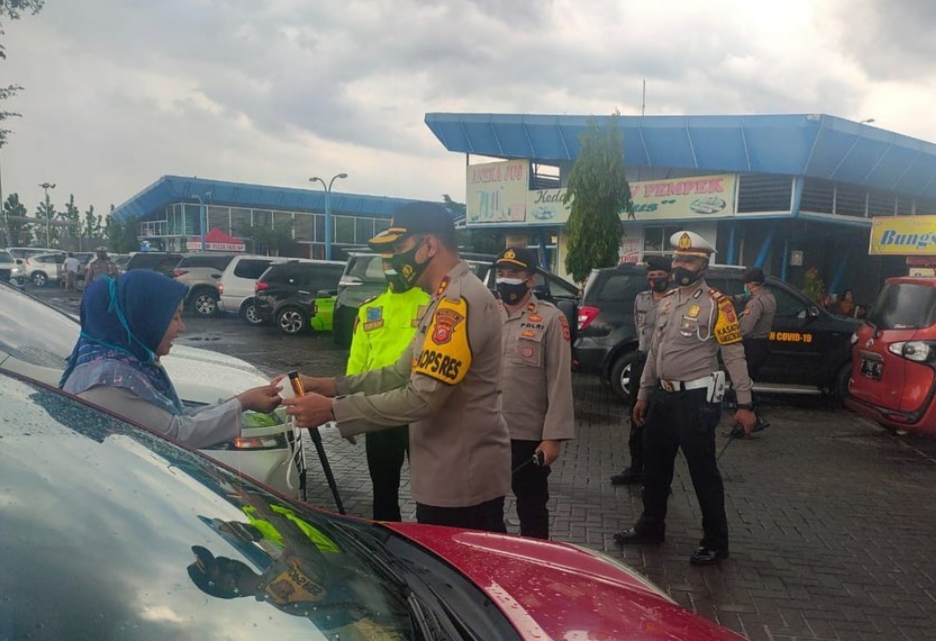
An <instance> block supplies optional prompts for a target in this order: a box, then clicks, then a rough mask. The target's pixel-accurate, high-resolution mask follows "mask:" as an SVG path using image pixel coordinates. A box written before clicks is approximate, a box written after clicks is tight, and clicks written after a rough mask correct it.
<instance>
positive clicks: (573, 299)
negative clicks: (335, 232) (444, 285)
mask: <svg viewBox="0 0 936 641" xmlns="http://www.w3.org/2000/svg"><path fill="white" fill-rule="evenodd" d="M461 256H462V258H463V259H464V260H466V261H467V262H468V264H469V265H471V268H472V271H473V272H474V273H475V275H476V276H477V277H478V278H480V279H481V280H482V281H484V283H485V284H486V285H487V286H488V288H489V289H490V290H491V291H495V290H496V283H495V279H496V273H495V270H493V269H491V265H492V264H493V263H494V258H495V256H493V255H490V254H472V253H462V255H461ZM386 289H387V281H386V279H385V278H384V273H383V265H382V263H381V258H380V256H379V255H377V254H373V253H369V252H355V253H352V254H351V255H350V256H349V258H348V261H347V263H346V264H345V268H344V273H342V275H341V280H340V281H339V282H338V295H337V297H336V299H335V305H334V321H333V325H334V327H333V329H332V337H333V339H334V341H335V342H336V343H337V344H339V345H342V346H343V347H350V346H351V337H352V334H353V332H354V318H355V317H356V316H357V313H358V310H359V309H360V307H361V303H363V302H364V301H365V300H367V299H368V298H372V297H374V296H377V295H378V294H380V293H382V292H384V291H386ZM533 291H534V292H535V293H536V295H537V296H538V297H539V298H541V299H543V300H547V301H549V302H551V303H553V304H555V305H556V306H557V307H559V308H560V309H561V310H562V311H563V312H564V313H565V314H566V317H567V318H568V319H569V324H570V327H573V328H574V327H575V320H576V307H577V304H578V299H579V291H578V288H577V287H576V286H575V285H573V284H572V283H570V282H568V281H567V280H565V279H563V278H560V277H559V276H556V275H555V274H553V273H551V272H548V271H546V270H543V269H540V270H537V277H536V284H535V285H534V290H533Z"/></svg>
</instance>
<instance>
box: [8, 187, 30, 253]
mask: <svg viewBox="0 0 936 641" xmlns="http://www.w3.org/2000/svg"><path fill="white" fill-rule="evenodd" d="M28 213H29V212H28V211H27V209H26V205H24V204H23V203H21V202H20V199H19V194H15V193H14V194H10V195H9V196H7V199H6V202H4V203H3V220H4V221H5V222H6V229H4V230H3V232H4V233H3V243H4V244H3V245H0V247H6V246H12V247H24V246H26V245H28V244H29V241H30V240H31V239H32V228H31V227H32V226H31V225H30V224H29V222H28V221H27V220H26V215H27V214H28Z"/></svg>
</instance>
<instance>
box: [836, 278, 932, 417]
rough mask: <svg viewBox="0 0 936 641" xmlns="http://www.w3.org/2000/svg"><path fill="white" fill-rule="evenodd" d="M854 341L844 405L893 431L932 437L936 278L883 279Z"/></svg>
mask: <svg viewBox="0 0 936 641" xmlns="http://www.w3.org/2000/svg"><path fill="white" fill-rule="evenodd" d="M852 342H853V344H854V347H853V349H854V356H853V359H852V360H853V365H852V371H851V385H850V387H849V391H850V392H851V396H850V397H849V398H848V400H847V401H846V404H847V405H848V407H850V408H851V409H853V410H855V411H856V412H858V413H860V414H863V415H865V416H867V417H869V418H871V419H873V420H875V421H877V422H878V423H880V424H881V425H882V426H884V427H886V428H889V429H892V430H905V431H908V432H917V433H921V434H929V435H934V434H936V403H934V402H933V398H934V396H936V280H934V279H932V278H912V277H905V278H889V279H887V281H886V282H885V284H884V289H883V290H882V291H881V293H880V295H879V296H878V299H877V302H876V303H875V304H874V306H873V307H872V308H871V311H870V313H869V314H868V317H867V319H866V320H865V322H864V324H862V325H861V327H859V328H858V331H856V332H855V335H854V338H853V341H852Z"/></svg>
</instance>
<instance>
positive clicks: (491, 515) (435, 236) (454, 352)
mask: <svg viewBox="0 0 936 641" xmlns="http://www.w3.org/2000/svg"><path fill="white" fill-rule="evenodd" d="M369 244H370V246H371V247H372V248H374V249H376V250H377V251H380V252H381V253H392V254H393V256H392V258H391V259H390V261H391V264H392V265H393V268H394V269H395V270H396V271H397V273H399V274H400V276H401V278H403V280H405V281H406V282H407V283H410V284H413V285H417V286H419V287H422V288H423V289H424V290H426V291H427V292H432V298H431V300H430V302H429V307H428V309H427V310H426V313H425V314H424V315H423V317H422V319H421V320H420V321H419V327H418V329H417V333H416V338H415V339H414V340H413V343H411V345H410V347H409V348H407V350H406V351H405V352H404V353H403V355H402V356H401V357H400V359H399V360H398V361H397V362H396V363H395V364H394V365H391V366H389V367H385V368H383V369H380V370H376V371H371V372H366V373H364V374H360V375H358V376H339V377H337V378H313V377H308V376H303V377H302V383H303V385H304V386H305V388H306V390H308V391H309V392H311V393H307V394H306V395H305V396H303V397H301V398H295V399H285V400H284V404H285V405H286V406H287V412H288V413H289V414H292V415H294V416H296V419H297V423H298V425H300V426H305V427H310V428H316V427H318V426H319V425H322V424H323V423H325V422H327V421H329V420H335V421H337V424H338V429H339V431H340V432H341V434H342V436H351V435H354V434H360V433H364V432H372V431H376V430H381V429H385V428H386V427H390V426H396V425H401V424H403V423H408V424H409V425H410V471H411V477H412V483H411V486H412V494H413V498H414V499H415V500H416V519H417V520H418V521H419V522H420V523H430V524H434V525H450V526H455V527H465V528H473V529H478V530H489V531H495V532H505V531H506V527H505V525H504V497H505V496H506V494H507V490H508V489H509V487H510V434H509V432H508V430H507V423H506V422H505V421H504V417H503V416H502V415H501V405H500V397H499V395H498V388H499V386H500V366H501V349H502V345H501V332H502V323H501V321H500V312H499V311H498V308H497V300H496V299H495V298H494V295H493V294H492V293H491V291H490V290H489V289H488V288H487V287H485V286H484V284H483V283H482V282H481V281H480V280H478V278H477V277H476V276H475V275H474V274H473V273H472V272H471V269H470V267H469V265H468V263H466V262H464V261H462V260H461V259H460V258H459V255H458V249H457V245H456V241H455V225H454V224H453V223H452V219H451V217H450V216H449V214H448V212H447V211H446V210H445V209H444V208H443V207H442V206H441V205H435V204H429V203H410V204H408V205H404V206H403V207H401V208H400V209H398V210H397V211H396V212H395V213H394V216H393V219H392V221H391V223H390V228H389V229H387V230H386V231H385V232H383V233H381V234H379V235H378V236H376V237H374V238H373V239H371V241H370V243H369Z"/></svg>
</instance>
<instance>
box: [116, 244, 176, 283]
mask: <svg viewBox="0 0 936 641" xmlns="http://www.w3.org/2000/svg"><path fill="white" fill-rule="evenodd" d="M180 260H182V254H176V253H174V252H160V251H148V252H135V253H132V254H130V258H129V259H128V260H127V264H126V265H125V266H124V271H126V272H128V271H130V270H131V269H146V270H149V271H152V272H158V273H160V274H162V275H163V276H168V277H169V278H172V270H174V269H175V266H176V265H178V264H179V261H180ZM118 269H119V268H118Z"/></svg>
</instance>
